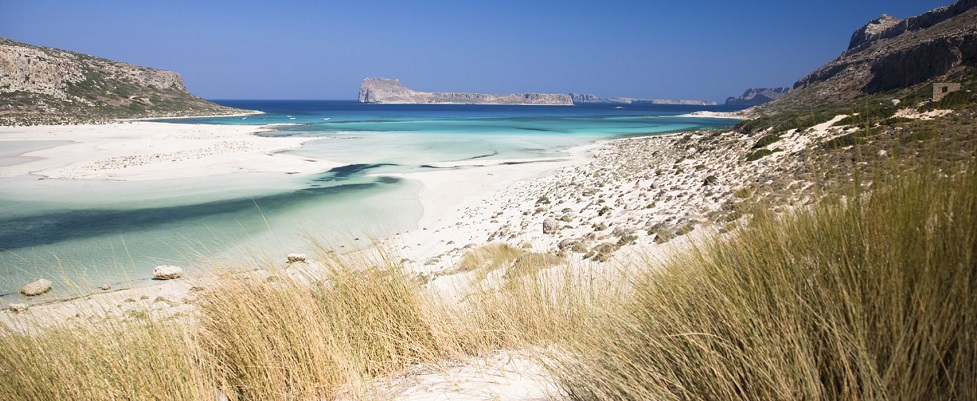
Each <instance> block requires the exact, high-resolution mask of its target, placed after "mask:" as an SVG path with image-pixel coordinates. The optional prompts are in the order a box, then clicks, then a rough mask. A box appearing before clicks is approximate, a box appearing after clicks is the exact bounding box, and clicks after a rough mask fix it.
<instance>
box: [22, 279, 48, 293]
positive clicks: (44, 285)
mask: <svg viewBox="0 0 977 401" xmlns="http://www.w3.org/2000/svg"><path fill="white" fill-rule="evenodd" d="M48 291H51V282H50V281H48V280H45V279H43V278H42V279H38V280H37V281H35V282H33V283H30V284H27V285H25V286H24V288H22V289H21V290H20V293H21V294H24V295H27V296H29V297H32V296H35V295H41V294H43V293H45V292H48Z"/></svg>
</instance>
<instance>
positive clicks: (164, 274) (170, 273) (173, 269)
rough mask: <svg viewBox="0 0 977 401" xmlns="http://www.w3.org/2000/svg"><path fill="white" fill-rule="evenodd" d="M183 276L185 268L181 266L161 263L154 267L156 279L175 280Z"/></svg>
mask: <svg viewBox="0 0 977 401" xmlns="http://www.w3.org/2000/svg"><path fill="white" fill-rule="evenodd" d="M182 276H183V268H181V267H179V266H169V265H161V266H156V267H155V268H154V269H153V278H154V279H156V280H173V279H177V278H180V277H182Z"/></svg>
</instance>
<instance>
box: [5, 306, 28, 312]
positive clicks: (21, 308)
mask: <svg viewBox="0 0 977 401" xmlns="http://www.w3.org/2000/svg"><path fill="white" fill-rule="evenodd" d="M9 308H10V310H11V311H12V312H14V313H23V312H27V304H10V306H9Z"/></svg>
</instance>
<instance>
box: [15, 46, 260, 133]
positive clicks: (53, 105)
mask: <svg viewBox="0 0 977 401" xmlns="http://www.w3.org/2000/svg"><path fill="white" fill-rule="evenodd" d="M236 112H241V110H237V109H232V108H228V107H224V106H220V105H218V104H214V103H211V102H208V101H206V100H203V99H201V98H199V97H197V96H194V95H193V94H191V93H190V92H188V91H187V88H186V86H185V85H184V84H183V79H182V78H181V77H180V75H179V74H177V73H175V72H172V71H163V70H158V69H154V68H148V67H140V66H136V65H132V64H126V63H121V62H117V61H112V60H107V59H104V58H98V57H94V56H90V55H86V54H81V53H75V52H70V51H65V50H59V49H53V48H48V47H39V46H32V45H28V44H24V43H19V42H15V41H12V40H9V39H5V38H0V125H33V124H65V123H67V124H73V123H100V122H108V121H112V120H115V119H121V118H146V117H176V116H191V115H214V114H218V115H220V114H231V113H236Z"/></svg>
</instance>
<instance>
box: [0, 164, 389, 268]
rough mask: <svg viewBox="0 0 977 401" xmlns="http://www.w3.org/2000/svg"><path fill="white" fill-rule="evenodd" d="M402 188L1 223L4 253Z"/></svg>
mask: <svg viewBox="0 0 977 401" xmlns="http://www.w3.org/2000/svg"><path fill="white" fill-rule="evenodd" d="M397 182H399V181H392V180H387V179H382V180H379V179H378V180H374V181H373V182H366V183H355V184H344V185H335V186H328V187H310V188H303V189H300V190H296V191H290V192H283V193H278V194H273V195H265V196H258V197H247V198H236V199H228V200H221V201H214V202H205V203H199V204H192V205H181V206H169V207H157V208H144V209H129V210H109V209H83V210H70V211H64V212H55V213H47V214H42V215H34V216H26V217H17V218H8V219H0V249H2V250H7V251H9V250H15V249H20V248H26V247H33V246H41V245H48V244H53V243H57V242H61V241H67V240H73V239H82V238H87V237H96V236H103V235H121V234H124V233H127V232H133V231H144V230H150V229H155V228H159V227H161V226H165V225H170V224H177V223H182V222H188V221H193V220H200V221H201V223H200V224H207V221H206V219H222V218H226V219H235V218H242V219H243V218H253V219H260V218H261V215H262V214H265V215H273V214H276V213H279V212H281V211H283V210H285V209H288V208H290V207H293V206H295V205H297V204H300V203H302V202H308V201H312V200H316V201H321V200H323V199H325V198H329V197H335V196H339V195H346V194H350V193H355V192H358V191H366V190H370V189H373V188H375V187H377V186H379V185H389V184H396V183H397Z"/></svg>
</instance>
